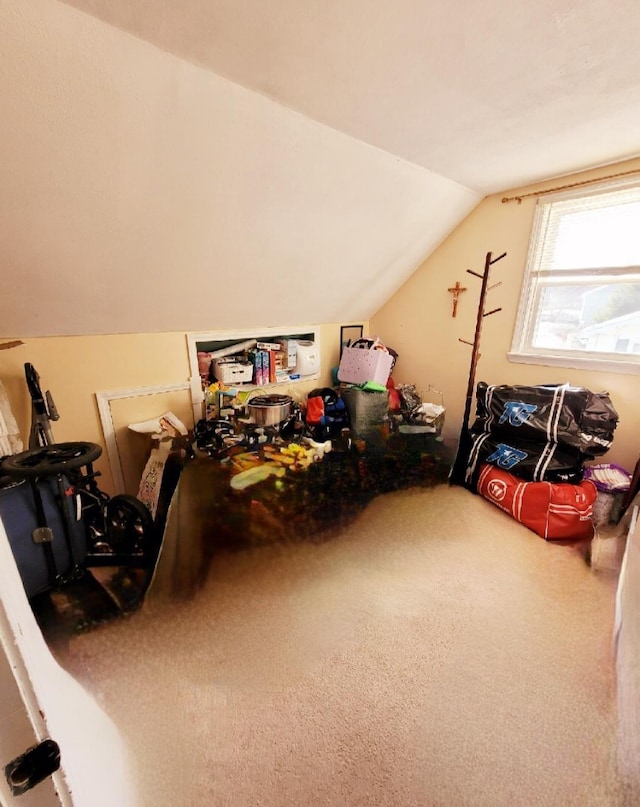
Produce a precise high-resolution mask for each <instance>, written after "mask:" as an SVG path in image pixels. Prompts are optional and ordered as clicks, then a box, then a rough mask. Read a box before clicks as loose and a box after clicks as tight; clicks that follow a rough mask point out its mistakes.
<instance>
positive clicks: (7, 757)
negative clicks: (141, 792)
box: [0, 520, 139, 807]
mask: <svg viewBox="0 0 640 807" xmlns="http://www.w3.org/2000/svg"><path fill="white" fill-rule="evenodd" d="M0 569H2V585H0V654H2V655H3V656H4V659H6V661H7V663H8V665H9V667H10V669H11V671H12V674H13V677H14V679H15V682H16V684H17V693H18V697H17V698H15V699H14V702H13V703H12V702H9V703H5V704H4V711H5V714H4V715H3V714H0V719H1V718H4V721H3V723H2V724H0V728H4V727H6V726H7V725H8V722H7V718H8V717H11V718H12V721H13V722H15V717H16V716H17V715H18V713H20V715H19V716H20V725H21V726H22V729H23V733H22V735H21V736H25V735H24V727H25V726H26V727H27V729H29V728H30V737H32V738H33V742H32V743H31V744H36V743H37V742H39V741H41V740H43V739H45V738H50V739H52V740H54V741H55V742H56V743H58V745H59V747H60V755H61V768H60V770H59V771H58V772H57V773H55V774H53V777H52V781H53V786H54V788H55V790H57V794H58V795H57V798H55V794H54V796H52V795H51V794H52V792H53V788H52V787H51V781H50V780H44V781H43V782H42V783H40V784H39V785H36V787H34V788H33V790H31V791H28V792H26V793H24V794H23V795H21V796H18V797H13V796H11V794H10V790H9V789H8V784H7V783H6V780H5V778H4V768H5V765H7V764H8V763H9V762H10V761H11V760H12V759H14V758H15V757H16V756H18V755H19V754H21V753H22V752H24V751H26V750H27V748H28V747H29V743H27V744H25V746H24V747H19V748H18V750H17V751H15V747H16V746H15V743H16V737H15V736H14V737H10V736H8V735H7V733H6V732H4V731H0V735H1V736H0V751H1V752H2V754H3V756H2V758H0V777H1V778H2V780H3V781H2V785H1V786H0V787H2V789H0V797H1V798H2V799H3V801H2V804H3V805H4V804H5V802H6V805H13V803H15V804H16V805H22V806H23V807H31V805H33V807H36V805H37V807H49V805H62V807H114V805H118V807H136V805H138V804H139V801H138V798H137V795H136V787H135V782H134V780H133V777H132V775H131V772H130V770H129V764H128V758H127V752H126V748H125V745H124V741H123V738H122V737H121V735H120V733H119V732H118V730H117V728H116V727H115V725H114V724H113V723H112V721H111V720H110V718H109V717H108V716H107V715H106V714H105V713H104V712H103V711H102V709H101V708H100V706H99V705H98V704H97V702H96V701H95V700H94V699H93V698H92V697H91V696H90V695H89V694H88V693H87V691H86V690H85V689H84V688H83V687H82V686H81V685H80V684H79V683H78V682H77V681H76V680H75V679H74V678H73V677H72V676H71V675H69V673H67V672H66V670H64V669H63V668H62V667H60V665H59V664H58V662H57V661H56V660H55V659H54V657H53V655H52V654H51V651H50V650H49V648H48V646H47V644H46V642H45V640H44V638H43V636H42V633H41V631H40V628H39V626H38V624H37V622H36V620H35V617H34V615H33V611H32V610H31V606H30V605H29V601H28V599H27V596H26V594H25V591H24V587H23V585H22V580H21V578H20V574H19V572H18V567H17V566H16V563H15V560H14V557H13V552H12V551H11V546H10V544H9V540H8V538H7V535H6V532H5V529H4V525H3V524H2V521H1V520H0ZM4 659H2V661H4ZM25 721H26V722H25ZM27 733H28V732H27ZM12 742H13V743H14V745H13V746H12V745H11V743H12ZM20 742H22V740H20ZM47 791H48V792H47ZM7 793H8V795H7ZM30 794H32V795H31V796H30ZM47 796H48V798H47ZM52 798H53V800H52Z"/></svg>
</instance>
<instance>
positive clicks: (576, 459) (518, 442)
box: [465, 382, 618, 538]
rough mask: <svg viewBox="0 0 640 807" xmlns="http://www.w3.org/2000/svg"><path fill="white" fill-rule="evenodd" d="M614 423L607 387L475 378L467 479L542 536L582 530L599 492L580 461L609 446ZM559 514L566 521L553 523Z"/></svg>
mask: <svg viewBox="0 0 640 807" xmlns="http://www.w3.org/2000/svg"><path fill="white" fill-rule="evenodd" d="M617 423H618V414H617V412H616V410H615V408H614V406H613V404H612V403H611V400H610V398H609V395H608V394H607V393H606V392H592V391H591V390H588V389H586V388H584V387H574V386H571V385H569V384H549V385H541V386H505V385H503V386H496V385H488V384H486V383H484V382H480V383H479V384H478V385H477V389H476V419H475V421H474V423H473V425H472V427H471V434H470V449H469V453H468V458H467V465H466V472H465V484H466V486H467V487H469V488H470V489H471V490H474V491H477V492H478V493H481V494H482V495H483V496H485V497H486V498H488V499H490V500H491V501H492V502H493V503H494V504H496V505H497V506H499V507H502V509H505V510H507V512H510V514H511V515H513V516H514V517H515V518H517V519H518V520H519V521H522V522H523V523H527V521H528V520H529V521H530V520H531V519H532V518H533V520H534V521H535V523H536V526H532V525H531V524H530V523H527V526H530V527H531V528H532V529H535V531H536V532H538V534H540V535H543V537H545V538H585V537H587V536H588V534H592V532H593V525H592V522H591V514H592V508H593V503H594V501H595V498H596V493H597V492H596V489H595V486H594V485H593V484H592V483H591V482H589V481H586V480H584V479H583V478H584V465H585V463H586V462H588V461H591V460H593V459H595V457H597V456H601V455H602V454H605V453H606V452H607V451H608V450H609V448H610V447H611V444H612V442H613V434H614V431H615V428H616V426H617ZM532 497H533V498H532ZM556 516H557V517H561V516H562V517H564V522H566V523H563V524H562V525H560V526H559V525H557V524H556V525H555V526H554V523H553V522H554V517H556ZM555 520H556V521H558V518H555ZM560 521H563V518H560Z"/></svg>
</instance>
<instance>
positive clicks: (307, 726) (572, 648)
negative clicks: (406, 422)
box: [61, 486, 624, 807]
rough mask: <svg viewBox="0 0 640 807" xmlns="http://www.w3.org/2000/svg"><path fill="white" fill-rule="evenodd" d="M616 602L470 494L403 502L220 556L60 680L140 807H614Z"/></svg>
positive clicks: (446, 491)
mask: <svg viewBox="0 0 640 807" xmlns="http://www.w3.org/2000/svg"><path fill="white" fill-rule="evenodd" d="M181 539H182V540H185V541H187V540H188V536H187V535H185V536H181ZM614 597H615V579H614V577H613V576H612V575H606V574H598V573H596V572H594V571H592V570H591V569H590V568H589V567H588V565H587V564H586V563H585V561H584V560H583V558H582V556H581V555H580V553H579V552H577V551H576V550H575V549H573V548H571V547H563V546H555V545H552V544H547V543H545V542H544V541H543V540H542V539H540V538H538V537H537V536H536V535H535V534H534V533H532V532H530V531H528V530H527V529H526V528H524V527H521V526H520V525H518V524H516V523H515V522H513V521H512V520H511V519H510V518H509V517H508V516H506V515H505V514H503V513H502V512H501V511H499V510H497V509H495V508H494V507H493V506H492V505H491V504H489V503H487V502H485V501H484V500H483V499H481V498H480V497H477V496H473V495H472V494H470V493H468V492H467V491H465V490H463V489H462V488H449V487H447V486H443V487H438V488H433V489H412V490H407V491H401V492H397V493H391V494H386V495H384V496H380V497H378V498H377V499H376V500H375V501H374V502H372V503H371V504H370V505H369V506H368V507H367V509H366V510H365V511H364V512H363V513H362V515H361V516H360V517H359V518H358V519H357V521H356V522H355V523H353V524H351V525H350V526H349V527H346V528H345V529H344V530H343V531H342V532H341V533H340V534H336V535H335V537H334V539H333V540H331V541H329V542H325V543H317V544H310V543H300V544H295V545H292V544H288V545H286V546H282V545H272V546H269V547H262V548H254V549H251V550H244V551H242V552H239V553H235V554H234V553H228V552H227V553H223V554H217V555H216V556H214V558H213V561H212V565H211V567H210V570H209V575H208V578H207V581H206V584H205V585H204V587H203V588H202V589H201V590H199V591H198V593H197V594H196V595H195V596H194V597H193V599H191V600H190V601H187V602H184V601H183V602H179V603H167V602H160V601H157V602H155V603H154V601H153V600H151V601H150V602H148V603H147V605H146V606H145V607H144V609H143V610H142V611H140V612H138V613H136V614H134V615H133V616H131V617H130V618H128V619H127V620H125V621H120V622H117V623H113V624H110V625H106V626H104V627H102V628H99V629H97V630H95V631H93V632H91V633H88V634H85V635H81V636H78V637H75V638H74V639H72V641H71V643H70V646H69V648H68V649H67V650H66V651H65V652H64V653H63V655H62V657H61V661H62V662H63V663H64V664H65V666H67V667H68V668H69V669H70V670H71V672H72V673H74V674H75V675H76V677H77V678H78V679H80V680H81V681H82V682H83V683H84V684H85V685H86V686H87V688H88V689H89V690H90V691H92V692H93V693H95V694H96V696H97V697H98V699H99V701H100V702H101V703H102V704H103V706H104V707H105V708H106V710H107V711H108V713H109V714H110V715H111V716H112V718H113V719H114V720H115V722H116V723H117V725H118V726H119V727H120V729H121V731H122V732H123V734H124V735H125V737H126V738H127V739H128V741H129V743H130V746H131V753H132V755H133V757H134V758H135V761H136V764H137V767H138V771H139V781H140V787H141V792H142V799H141V804H143V805H145V807H147V805H149V807H151V805H153V806H154V807H164V806H165V805H166V806H167V807H169V805H171V806H172V807H187V806H188V807H191V806H192V805H193V807H196V806H197V807H202V806H203V805H212V807H218V805H220V806H222V805H225V807H226V806H227V805H228V806H229V807H262V806H263V805H264V807H267V806H268V807H289V806H290V805H291V807H293V806H294V805H295V806H296V807H298V806H299V805H313V806H314V807H315V805H329V806H330V807H333V806H334V805H335V807H342V806H343V805H344V806H345V807H352V806H353V807H355V806H356V805H358V807H360V806H361V805H362V807H364V806H365V805H385V807H386V806H387V805H388V806H389V807H391V805H394V807H411V806H412V805H425V806H431V805H438V806H441V807H458V806H460V807H463V806H466V805H469V806H473V807H481V806H482V807H484V805H486V807H502V806H504V807H520V806H522V807H536V806H537V805H541V806H542V805H553V806H554V807H555V806H556V805H557V807H567V806H569V805H575V806H576V807H591V806H592V805H594V806H595V805H603V806H606V807H613V806H614V805H616V806H617V805H621V804H623V802H624V800H623V798H622V796H621V795H620V793H619V789H618V787H617V782H616V776H615V771H614V769H613V764H614V762H613V761H614V758H615V755H614V747H613V743H614V737H615V713H614V710H615V691H614V677H613V658H612V643H611V632H612V624H613V614H614ZM114 807H115V806H114Z"/></svg>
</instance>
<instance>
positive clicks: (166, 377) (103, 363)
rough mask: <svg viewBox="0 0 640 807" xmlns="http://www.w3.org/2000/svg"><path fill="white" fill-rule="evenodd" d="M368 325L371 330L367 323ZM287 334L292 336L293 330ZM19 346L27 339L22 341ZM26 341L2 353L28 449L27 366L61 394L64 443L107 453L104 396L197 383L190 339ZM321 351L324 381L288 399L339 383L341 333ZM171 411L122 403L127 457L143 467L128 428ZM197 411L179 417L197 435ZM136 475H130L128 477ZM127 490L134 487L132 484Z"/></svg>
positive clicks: (119, 416)
mask: <svg viewBox="0 0 640 807" xmlns="http://www.w3.org/2000/svg"><path fill="white" fill-rule="evenodd" d="M213 324H214V323H212V325H213ZM364 324H365V327H366V325H367V323H364ZM259 327H264V325H259ZM283 332H286V327H285V328H284V330H283ZM13 338H16V339H19V338H20V335H17V336H16V337H13ZM0 341H4V340H0ZM23 341H24V344H23V345H21V346H19V347H14V348H11V349H9V350H0V379H2V381H3V383H4V386H5V388H6V390H7V394H8V397H9V401H10V404H11V408H12V410H13V414H14V415H15V417H16V420H17V421H18V426H19V428H20V431H21V434H22V436H23V440H24V441H25V447H26V442H27V439H28V430H29V425H30V420H31V416H30V411H31V410H30V406H31V402H30V398H29V395H28V392H27V386H26V383H25V377H24V364H25V362H30V363H31V364H33V365H34V367H35V368H36V370H37V371H38V373H39V374H40V377H41V383H42V388H43V391H44V390H46V389H50V390H51V392H52V394H53V398H54V401H55V403H56V406H57V408H58V411H59V413H60V420H59V421H58V422H57V423H54V424H53V433H54V437H55V439H56V441H57V442H65V441H76V440H86V441H90V442H95V443H99V444H100V445H102V446H103V447H105V443H104V435H103V433H102V426H101V421H100V417H99V414H98V407H97V403H96V397H95V394H96V392H104V391H117V390H123V389H129V388H136V387H153V386H161V385H170V384H180V383H187V382H188V380H189V375H190V370H189V358H188V351H187V338H186V334H185V333H177V332H174V333H154V334H128V335H120V334H117V335H110V336H64V337H50V338H25V339H24V340H23ZM320 344H321V366H322V374H321V378H320V379H318V380H316V381H308V382H300V383H299V384H295V385H291V386H290V387H289V388H288V392H291V393H293V394H295V393H296V392H306V391H308V390H309V389H312V388H313V387H317V386H322V385H326V384H330V383H331V375H330V373H331V368H332V367H334V366H336V365H337V363H338V356H339V349H340V325H337V324H336V325H333V324H325V325H321V326H320ZM166 409H167V398H166V396H163V395H159V396H157V397H155V398H154V399H149V398H147V397H141V398H134V399H127V402H126V406H125V405H123V404H121V403H117V404H116V405H114V406H113V408H112V410H113V414H114V426H115V428H116V434H117V438H118V439H119V441H120V446H119V450H120V449H122V452H123V454H124V455H127V454H129V453H134V454H136V455H138V460H139V451H138V449H139V446H136V441H135V437H134V438H133V440H132V439H131V435H130V434H128V433H127V429H126V425H127V423H130V422H135V421H138V420H145V419H147V418H150V417H153V416H156V415H160V414H162V413H163V412H165V411H166ZM189 409H190V407H189V406H188V405H187V406H186V407H184V408H183V410H182V411H181V412H176V414H178V416H179V417H182V418H183V419H184V420H185V423H186V425H187V426H189V427H192V426H193V422H192V420H191V421H189V422H187V421H188V419H189ZM126 459H127V457H126V456H125V461H126ZM96 467H97V468H98V470H100V471H101V472H102V474H103V478H102V479H101V481H100V484H101V487H102V488H103V489H104V490H106V491H108V492H111V493H112V492H113V483H112V479H111V471H110V468H109V463H108V461H107V456H106V451H105V452H104V453H103V456H102V457H101V458H100V459H99V460H98V462H97V463H96ZM130 473H131V472H130V471H127V473H125V476H127V474H130ZM127 482H128V487H130V486H131V481H130V479H127ZM132 492H135V491H132Z"/></svg>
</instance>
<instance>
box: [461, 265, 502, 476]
mask: <svg viewBox="0 0 640 807" xmlns="http://www.w3.org/2000/svg"><path fill="white" fill-rule="evenodd" d="M506 254H507V253H506V252H503V253H502V255H498V257H497V258H494V257H493V256H492V253H491V252H487V254H486V257H485V261H484V271H483V272H482V274H480V273H479V272H474V271H473V270H472V269H467V272H468V273H469V274H470V275H475V277H479V278H480V279H481V280H482V286H481V287H480V300H479V303H478V315H477V318H476V332H475V336H474V339H473V342H467V341H466V340H465V339H459V341H460V342H464V344H466V345H471V347H472V350H471V366H470V368H469V381H468V383H467V397H466V401H465V408H464V416H463V418H462V427H461V429H460V440H459V441H458V451H457V454H456V458H455V460H454V463H453V467H452V468H451V474H450V476H449V483H450V484H452V485H462V484H463V483H464V477H465V470H466V465H467V459H468V455H469V447H470V441H469V419H470V417H471V404H472V401H473V392H474V388H475V382H476V369H477V365H478V360H479V358H480V334H481V332H482V320H483V319H484V318H485V317H488V316H490V315H491V314H496V313H497V312H498V311H502V308H493V309H492V310H491V311H485V310H484V304H485V300H486V297H487V292H488V291H490V290H491V289H492V288H495V287H496V286H498V285H500V283H496V284H494V285H493V286H489V272H490V270H491V266H492V265H493V264H494V263H497V262H498V261H501V260H502V259H503V258H504V257H505V256H506Z"/></svg>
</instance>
